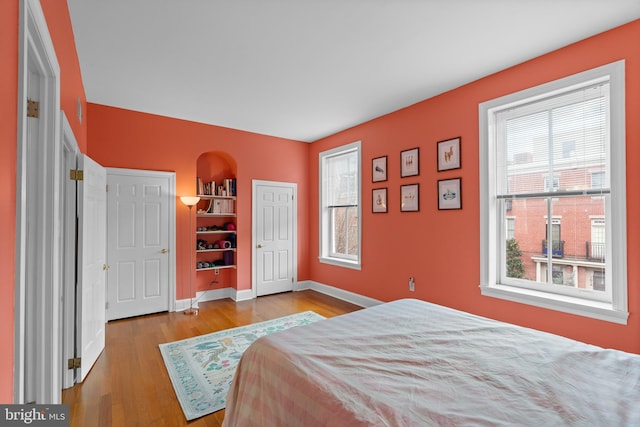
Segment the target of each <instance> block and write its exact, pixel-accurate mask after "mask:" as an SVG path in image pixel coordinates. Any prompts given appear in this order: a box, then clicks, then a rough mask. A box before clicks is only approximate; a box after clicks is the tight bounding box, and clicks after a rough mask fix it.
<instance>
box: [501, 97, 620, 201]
mask: <svg viewBox="0 0 640 427" xmlns="http://www.w3.org/2000/svg"><path fill="white" fill-rule="evenodd" d="M498 117H499V118H500V119H501V120H504V122H500V121H499V123H500V126H498V128H499V129H501V130H500V131H499V138H500V140H501V141H502V143H503V144H504V149H503V150H502V151H501V152H502V153H504V155H503V158H501V159H499V162H498V168H499V173H500V176H501V180H502V184H501V185H502V188H499V189H498V194H527V193H529V194H531V193H541V192H552V191H554V192H555V191H563V190H564V191H567V190H580V189H590V188H608V179H607V177H606V175H605V171H606V155H607V153H606V149H607V148H606V147H607V144H608V134H609V122H608V120H609V111H608V85H597V86H594V87H588V88H585V89H581V90H579V91H575V92H571V93H568V94H565V95H561V96H558V97H554V98H550V99H548V100H545V101H542V102H539V103H533V104H525V105H523V106H520V107H516V108H513V109H510V110H506V111H503V112H501V113H498ZM594 174H601V176H597V177H596V178H595V186H594V179H593V176H594Z"/></svg>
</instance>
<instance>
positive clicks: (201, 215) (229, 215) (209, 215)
mask: <svg viewBox="0 0 640 427" xmlns="http://www.w3.org/2000/svg"><path fill="white" fill-rule="evenodd" d="M215 217H218V218H221V217H227V218H235V217H236V214H235V213H233V212H232V213H203V212H199V213H198V218H215Z"/></svg>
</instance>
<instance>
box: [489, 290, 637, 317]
mask: <svg viewBox="0 0 640 427" xmlns="http://www.w3.org/2000/svg"><path fill="white" fill-rule="evenodd" d="M480 291H481V293H482V295H484V296H489V297H493V298H500V299H504V300H507V301H513V302H519V303H522V304H528V305H533V306H536V307H542V308H548V309H550V310H556V311H561V312H564V313H571V314H577V315H579V316H585V317H591V318H594V319H599V320H605V321H607V322H613V323H619V324H622V325H626V324H627V318H628V317H629V313H628V312H627V311H622V310H616V309H614V308H613V305H612V304H610V303H604V302H598V301H589V300H584V299H580V298H574V297H569V296H565V295H557V294H550V293H545V292H539V291H534V290H530V289H523V288H517V287H514V286H505V285H498V284H495V285H490V286H486V285H485V286H483V285H481V286H480Z"/></svg>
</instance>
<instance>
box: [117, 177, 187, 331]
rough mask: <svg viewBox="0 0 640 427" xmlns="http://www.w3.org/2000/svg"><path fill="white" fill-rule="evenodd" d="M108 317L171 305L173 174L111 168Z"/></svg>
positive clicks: (162, 308)
mask: <svg viewBox="0 0 640 427" xmlns="http://www.w3.org/2000/svg"><path fill="white" fill-rule="evenodd" d="M107 176H108V178H107V181H108V184H109V191H108V193H107V218H108V220H107V230H108V237H107V259H108V260H109V272H108V273H107V320H114V319H121V318H124V317H132V316H139V315H143V314H149V313H157V312H161V311H168V310H169V308H170V307H169V299H170V292H169V289H170V284H172V283H173V280H172V276H173V274H172V271H173V268H172V262H173V263H175V261H172V260H175V257H173V256H172V255H171V254H172V253H173V251H171V249H172V248H171V246H172V241H173V238H172V237H171V236H172V234H171V232H170V230H171V223H172V221H170V220H171V218H172V215H171V212H172V207H173V209H174V210H175V197H174V196H173V194H174V189H173V182H174V179H173V177H174V176H175V174H172V173H166V172H152V171H137V170H128V169H109V170H108V174H107Z"/></svg>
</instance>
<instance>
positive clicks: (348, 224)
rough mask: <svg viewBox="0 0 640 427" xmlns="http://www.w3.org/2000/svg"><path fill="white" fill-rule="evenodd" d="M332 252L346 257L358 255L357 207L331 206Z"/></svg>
mask: <svg viewBox="0 0 640 427" xmlns="http://www.w3.org/2000/svg"><path fill="white" fill-rule="evenodd" d="M332 211H333V215H332V223H333V224H332V229H333V233H332V237H333V245H332V247H333V254H334V255H342V256H344V257H348V258H352V257H353V258H355V257H357V256H358V209H357V208H355V207H340V208H333V209H332Z"/></svg>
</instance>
